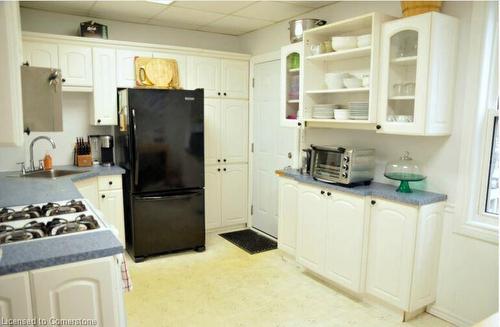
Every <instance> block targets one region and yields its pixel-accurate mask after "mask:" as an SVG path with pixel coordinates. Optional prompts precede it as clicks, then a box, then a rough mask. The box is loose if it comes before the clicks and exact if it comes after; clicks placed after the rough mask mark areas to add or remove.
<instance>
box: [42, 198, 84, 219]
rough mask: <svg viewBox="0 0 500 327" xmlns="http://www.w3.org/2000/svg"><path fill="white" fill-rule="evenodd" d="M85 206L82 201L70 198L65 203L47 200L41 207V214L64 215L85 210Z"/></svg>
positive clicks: (47, 215)
mask: <svg viewBox="0 0 500 327" xmlns="http://www.w3.org/2000/svg"><path fill="white" fill-rule="evenodd" d="M85 210H86V207H85V205H84V204H83V203H82V201H75V200H71V201H69V202H67V203H66V204H65V205H60V204H58V203H53V202H49V203H47V204H46V205H44V206H43V207H42V212H43V215H44V216H46V217H49V216H55V215H64V214H67V213H75V212H82V211H85Z"/></svg>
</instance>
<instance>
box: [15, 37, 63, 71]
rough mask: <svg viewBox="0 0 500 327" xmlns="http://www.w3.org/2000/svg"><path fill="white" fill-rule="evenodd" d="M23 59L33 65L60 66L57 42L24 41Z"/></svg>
mask: <svg viewBox="0 0 500 327" xmlns="http://www.w3.org/2000/svg"><path fill="white" fill-rule="evenodd" d="M23 61H24V62H28V64H29V65H30V66H33V67H45V68H59V57H58V55H57V44H52V43H40V42H23Z"/></svg>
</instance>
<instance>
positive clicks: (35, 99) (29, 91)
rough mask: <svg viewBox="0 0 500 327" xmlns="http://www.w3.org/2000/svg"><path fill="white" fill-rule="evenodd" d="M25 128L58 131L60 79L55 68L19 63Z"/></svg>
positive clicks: (60, 113) (60, 101) (59, 119)
mask: <svg viewBox="0 0 500 327" xmlns="http://www.w3.org/2000/svg"><path fill="white" fill-rule="evenodd" d="M21 79H22V90H23V120H24V130H25V131H31V132H32V131H35V132H60V131H62V128H63V125H62V86H61V84H62V82H61V71H60V70H59V69H52V68H43V67H29V66H21Z"/></svg>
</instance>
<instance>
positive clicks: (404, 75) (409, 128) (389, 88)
mask: <svg viewBox="0 0 500 327" xmlns="http://www.w3.org/2000/svg"><path fill="white" fill-rule="evenodd" d="M430 30H431V15H430V14H429V15H418V16H414V17H408V18H404V19H398V20H394V21H391V22H387V23H384V24H383V26H382V48H381V55H380V58H382V59H381V66H380V102H379V113H378V117H377V118H378V121H379V125H380V126H381V128H380V129H379V130H378V132H379V133H393V134H412V135H421V134H425V119H426V110H427V83H428V81H429V76H428V66H429V51H430Z"/></svg>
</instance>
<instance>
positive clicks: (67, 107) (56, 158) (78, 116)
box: [0, 92, 112, 171]
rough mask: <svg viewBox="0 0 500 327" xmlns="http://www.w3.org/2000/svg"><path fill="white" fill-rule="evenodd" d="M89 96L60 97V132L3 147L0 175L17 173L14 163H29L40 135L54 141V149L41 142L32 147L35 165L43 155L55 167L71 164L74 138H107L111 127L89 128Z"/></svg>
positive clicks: (47, 133)
mask: <svg viewBox="0 0 500 327" xmlns="http://www.w3.org/2000/svg"><path fill="white" fill-rule="evenodd" d="M90 104H91V100H90V93H73V92H69V93H68V92H65V93H63V108H64V109H63V132H33V133H31V134H30V135H29V136H27V135H26V134H24V136H25V142H24V146H23V147H2V148H1V149H0V152H1V155H0V171H6V170H19V165H16V162H21V161H24V160H26V165H27V164H28V161H29V145H30V142H31V140H33V139H34V138H35V137H37V136H40V135H46V136H48V137H51V138H53V139H54V141H55V143H56V149H55V150H53V149H52V146H51V145H50V143H49V142H47V141H46V140H40V141H38V142H37V143H36V145H35V151H34V160H35V164H38V160H39V159H43V157H44V156H45V153H47V152H48V153H49V154H50V155H51V156H52V162H53V164H54V165H72V164H73V146H74V144H75V139H76V137H85V138H86V137H87V135H92V134H110V133H111V132H112V130H111V127H104V126H90V124H89V122H90V111H89V110H90V109H89V108H90Z"/></svg>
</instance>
